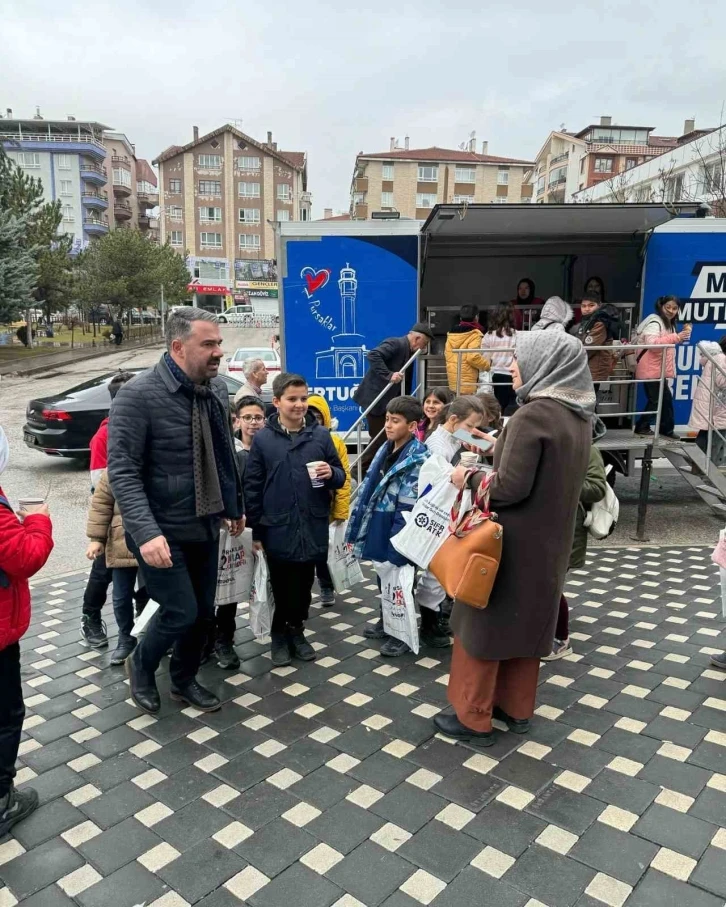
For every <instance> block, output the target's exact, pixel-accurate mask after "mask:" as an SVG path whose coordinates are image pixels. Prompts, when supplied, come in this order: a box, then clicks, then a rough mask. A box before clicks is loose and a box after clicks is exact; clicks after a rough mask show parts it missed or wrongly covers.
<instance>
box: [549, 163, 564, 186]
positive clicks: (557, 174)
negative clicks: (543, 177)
mask: <svg viewBox="0 0 726 907" xmlns="http://www.w3.org/2000/svg"><path fill="white" fill-rule="evenodd" d="M566 182H567V167H555V169H554V170H550V178H549V185H550V186H557V185H559V184H560V183H566Z"/></svg>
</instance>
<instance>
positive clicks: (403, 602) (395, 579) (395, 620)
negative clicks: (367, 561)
mask: <svg viewBox="0 0 726 907" xmlns="http://www.w3.org/2000/svg"><path fill="white" fill-rule="evenodd" d="M374 567H375V569H376V573H377V574H378V577H379V579H380V581H381V610H382V613H383V629H384V630H385V631H386V633H388V635H389V636H393V637H395V638H396V639H400V640H402V641H403V642H405V643H406V644H407V645H408V647H409V648H410V649H411V650H412V651H413V652H414V653H415V654H418V649H419V642H418V624H417V622H416V607H415V605H414V602H413V580H414V574H415V572H416V571H415V568H414V567H413V566H412V565H411V564H406V566H405V567H397V566H396V565H395V564H391V563H390V562H389V561H384V562H383V563H375V564H374Z"/></svg>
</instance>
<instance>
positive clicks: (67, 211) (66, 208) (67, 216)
mask: <svg viewBox="0 0 726 907" xmlns="http://www.w3.org/2000/svg"><path fill="white" fill-rule="evenodd" d="M62 210H63V220H64V221H65V222H66V223H72V222H73V221H74V220H75V219H76V215H75V214H74V213H73V206H72V205H63V209H62Z"/></svg>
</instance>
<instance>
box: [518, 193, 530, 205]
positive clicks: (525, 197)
mask: <svg viewBox="0 0 726 907" xmlns="http://www.w3.org/2000/svg"><path fill="white" fill-rule="evenodd" d="M531 201H532V196H531V195H523V196H522V197H521V198H520V202H521V203H522V204H523V205H528V204H530V202H531Z"/></svg>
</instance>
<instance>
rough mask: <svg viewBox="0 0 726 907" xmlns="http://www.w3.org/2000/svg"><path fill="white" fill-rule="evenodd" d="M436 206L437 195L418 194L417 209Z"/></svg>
mask: <svg viewBox="0 0 726 907" xmlns="http://www.w3.org/2000/svg"><path fill="white" fill-rule="evenodd" d="M435 204H436V195H435V194H434V193H429V192H417V193H416V207H417V208H433V206H434V205H435Z"/></svg>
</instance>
